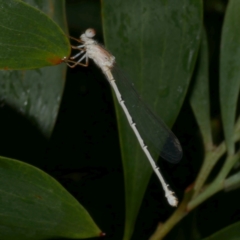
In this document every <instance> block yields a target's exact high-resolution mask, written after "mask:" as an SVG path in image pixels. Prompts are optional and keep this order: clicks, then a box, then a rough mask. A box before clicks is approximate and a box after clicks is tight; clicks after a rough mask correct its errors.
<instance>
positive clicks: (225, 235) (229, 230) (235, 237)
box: [203, 221, 240, 240]
mask: <svg viewBox="0 0 240 240" xmlns="http://www.w3.org/2000/svg"><path fill="white" fill-rule="evenodd" d="M239 229H240V221H239V222H236V223H234V224H232V225H230V226H228V227H226V228H223V229H222V230H220V231H218V232H216V233H214V234H213V235H211V236H209V237H207V238H204V239H203V240H226V239H227V240H239V238H240V233H239Z"/></svg>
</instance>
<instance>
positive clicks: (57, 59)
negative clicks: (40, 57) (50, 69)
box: [47, 56, 64, 65]
mask: <svg viewBox="0 0 240 240" xmlns="http://www.w3.org/2000/svg"><path fill="white" fill-rule="evenodd" d="M63 59H64V58H60V57H58V56H54V57H49V58H48V59H47V61H48V62H49V63H51V64H52V65H58V64H60V63H62V62H63V61H64V60H63Z"/></svg>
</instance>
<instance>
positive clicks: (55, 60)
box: [0, 0, 70, 70]
mask: <svg viewBox="0 0 240 240" xmlns="http://www.w3.org/2000/svg"><path fill="white" fill-rule="evenodd" d="M0 31H1V36H0V46H1V47H0V69H6V70H8V69H32V68H39V67H44V66H51V65H56V64H59V63H61V62H62V59H63V58H64V57H65V56H68V55H69V54H70V45H69V41H68V39H67V37H66V36H65V34H64V33H63V31H62V30H61V29H60V28H59V26H58V25H56V23H54V22H53V21H52V20H51V19H50V18H49V17H48V16H46V15H45V14H43V13H42V12H40V11H39V10H38V9H36V8H33V7H31V6H30V5H28V4H26V3H24V2H22V1H20V0H8V1H5V0H0Z"/></svg>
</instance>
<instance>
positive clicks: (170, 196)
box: [166, 192, 178, 207]
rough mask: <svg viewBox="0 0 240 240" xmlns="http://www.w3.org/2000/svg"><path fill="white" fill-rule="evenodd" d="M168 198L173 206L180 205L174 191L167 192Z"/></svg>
mask: <svg viewBox="0 0 240 240" xmlns="http://www.w3.org/2000/svg"><path fill="white" fill-rule="evenodd" d="M166 198H167V200H168V203H169V204H170V205H171V206H172V207H177V205H178V199H177V198H176V197H175V196H174V192H169V193H168V194H166Z"/></svg>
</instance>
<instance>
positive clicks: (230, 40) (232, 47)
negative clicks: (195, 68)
mask: <svg viewBox="0 0 240 240" xmlns="http://www.w3.org/2000/svg"><path fill="white" fill-rule="evenodd" d="M239 12H240V1H238V0H231V1H229V4H228V7H227V11H226V15H225V20H224V24H223V30H222V38H221V39H222V42H221V56H220V104H221V113H222V121H223V129H224V135H225V139H226V145H227V150H228V154H230V155H232V154H234V151H235V150H234V145H235V144H234V139H233V137H232V136H233V133H234V124H235V118H236V108H237V100H238V94H239V87H240V28H239V22H240V14H239Z"/></svg>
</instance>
